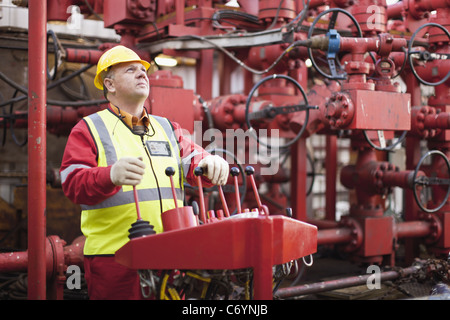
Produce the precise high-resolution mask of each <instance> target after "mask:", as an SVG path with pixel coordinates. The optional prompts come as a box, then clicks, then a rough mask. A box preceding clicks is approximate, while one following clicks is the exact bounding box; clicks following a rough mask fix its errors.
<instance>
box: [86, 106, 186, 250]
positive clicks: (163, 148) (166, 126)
mask: <svg viewBox="0 0 450 320" xmlns="http://www.w3.org/2000/svg"><path fill="white" fill-rule="evenodd" d="M84 119H85V121H86V123H87V125H88V127H89V130H90V131H91V134H92V136H93V138H94V141H95V143H96V146H97V149H98V161H97V162H98V166H99V167H107V166H109V165H112V164H114V163H115V162H116V161H117V160H118V159H120V158H121V157H142V159H143V161H144V162H145V164H146V170H145V174H144V177H143V179H142V182H141V183H140V184H139V185H137V186H136V189H137V192H138V198H139V208H140V212H141V217H142V219H143V220H146V221H149V222H150V224H151V225H153V226H154V229H155V231H156V232H157V233H158V232H162V231H163V228H162V222H161V213H162V212H165V211H167V210H169V209H173V208H175V203H174V199H173V195H172V189H171V185H170V178H169V177H167V176H166V174H165V170H166V168H167V167H173V168H174V169H175V175H174V176H173V181H174V184H175V191H176V194H177V203H178V206H180V207H181V206H183V199H182V197H183V179H184V175H183V168H182V164H181V159H180V151H179V148H178V142H177V140H176V137H175V134H174V132H173V128H172V125H171V124H170V123H169V121H168V120H167V119H165V118H161V117H157V116H151V115H149V119H150V126H149V127H150V129H149V130H148V132H147V133H146V134H144V135H137V134H135V133H133V132H132V130H131V128H129V127H128V126H127V125H126V124H125V123H124V122H123V121H122V120H121V119H120V118H119V117H118V116H117V115H116V114H114V113H113V112H112V111H111V110H109V109H105V110H103V111H100V112H97V113H94V114H92V115H89V116H87V117H85V118H84ZM81 207H82V210H83V211H82V213H81V231H82V232H83V234H84V235H85V236H86V242H85V246H84V254H85V255H113V254H114V253H115V252H116V251H117V250H118V249H120V248H121V247H122V246H123V245H124V244H125V243H126V242H128V241H129V238H128V234H129V232H128V229H129V228H130V227H131V224H132V223H134V222H135V221H136V220H137V211H136V205H135V201H134V194H133V187H132V186H122V188H121V189H120V191H119V192H118V193H116V194H115V195H114V196H112V197H110V198H108V199H106V200H105V201H103V202H101V203H98V204H96V205H82V206H81Z"/></svg>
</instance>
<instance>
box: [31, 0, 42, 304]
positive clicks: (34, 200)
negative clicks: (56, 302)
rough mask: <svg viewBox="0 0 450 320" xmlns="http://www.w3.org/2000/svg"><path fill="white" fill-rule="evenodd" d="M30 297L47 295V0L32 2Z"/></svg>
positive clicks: (34, 298)
mask: <svg viewBox="0 0 450 320" xmlns="http://www.w3.org/2000/svg"><path fill="white" fill-rule="evenodd" d="M28 47H29V48H32V50H29V51H28V79H29V80H28V81H29V87H28V120H29V121H28V299H33V300H45V299H46V275H45V272H46V267H45V235H46V220H45V206H46V160H47V154H46V153H47V137H46V121H45V120H46V109H45V107H46V101H47V85H46V74H47V73H46V69H47V66H46V61H47V1H41V0H30V1H29V3H28Z"/></svg>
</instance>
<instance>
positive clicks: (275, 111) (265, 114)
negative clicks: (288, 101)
mask: <svg viewBox="0 0 450 320" xmlns="http://www.w3.org/2000/svg"><path fill="white" fill-rule="evenodd" d="M272 79H285V80H288V81H289V82H291V83H292V84H294V86H295V87H296V88H297V89H298V90H299V91H300V92H301V94H302V96H303V100H304V104H302V105H294V106H281V107H270V108H265V109H262V110H259V111H256V112H251V113H250V112H249V109H250V102H251V101H252V98H253V95H254V94H255V92H256V90H257V89H258V88H259V86H261V85H262V84H263V83H264V82H266V81H269V80H272ZM316 108H317V107H316V106H310V105H308V98H307V96H306V93H305V91H304V90H303V88H302V86H301V85H300V84H299V83H298V82H297V81H296V80H295V79H293V78H291V77H289V76H286V75H283V74H274V75H270V76H267V77H265V78H263V79H261V80H259V81H258V82H257V83H256V84H255V86H253V88H252V90H251V91H250V93H249V95H248V97H247V102H246V104H245V121H246V123H247V127H248V129H249V131H250V133H252V134H251V136H252V137H254V138H255V139H256V141H257V142H258V143H259V144H261V145H263V146H266V147H267V148H272V145H270V144H268V143H265V142H262V141H261V140H260V139H259V138H258V136H257V135H256V133H255V132H254V131H255V130H254V128H253V127H252V125H251V123H250V122H251V121H252V120H258V119H266V118H275V117H276V116H277V115H280V114H288V113H293V112H299V111H305V112H306V114H305V122H304V124H303V126H302V127H301V129H300V131H299V132H298V133H297V135H296V136H295V137H294V138H293V139H292V140H290V141H289V142H287V143H286V144H284V145H280V146H278V147H279V148H281V149H282V148H287V147H290V146H291V145H293V144H294V143H296V142H297V140H298V139H300V137H301V135H302V134H303V132H304V131H305V129H306V125H307V124H308V120H309V109H316Z"/></svg>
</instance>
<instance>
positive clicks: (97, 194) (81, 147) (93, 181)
mask: <svg viewBox="0 0 450 320" xmlns="http://www.w3.org/2000/svg"><path fill="white" fill-rule="evenodd" d="M110 171H111V166H109V167H103V168H99V167H98V166H97V147H96V145H95V142H94V139H93V138H92V135H91V133H90V131H89V129H88V127H87V124H86V123H85V122H84V121H83V120H82V121H80V122H78V124H77V125H75V127H73V129H72V132H71V133H70V135H69V138H68V140H67V144H66V148H65V150H64V155H63V159H62V163H61V169H60V173H61V183H62V189H63V191H64V194H65V195H66V196H67V197H68V198H69V199H70V200H71V201H73V202H74V203H77V204H86V205H94V204H97V203H100V202H102V201H103V200H105V199H107V198H109V197H111V196H112V195H114V194H116V193H117V192H118V191H119V190H120V186H116V185H114V184H113V183H112V182H111V179H110Z"/></svg>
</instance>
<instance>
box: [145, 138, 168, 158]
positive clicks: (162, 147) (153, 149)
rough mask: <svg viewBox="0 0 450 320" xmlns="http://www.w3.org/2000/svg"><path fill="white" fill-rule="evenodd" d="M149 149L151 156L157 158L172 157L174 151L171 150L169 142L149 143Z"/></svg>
mask: <svg viewBox="0 0 450 320" xmlns="http://www.w3.org/2000/svg"><path fill="white" fill-rule="evenodd" d="M146 144H147V148H148V151H149V152H150V155H152V156H155V157H171V156H172V151H171V150H170V145H169V142H167V141H147V142H146Z"/></svg>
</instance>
